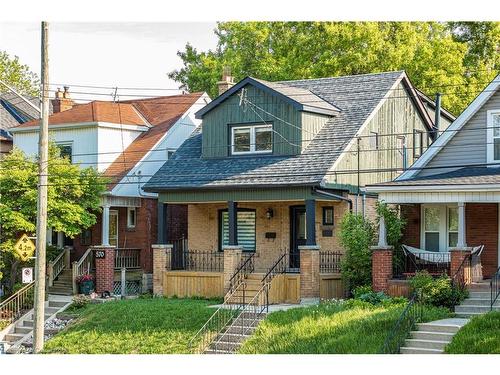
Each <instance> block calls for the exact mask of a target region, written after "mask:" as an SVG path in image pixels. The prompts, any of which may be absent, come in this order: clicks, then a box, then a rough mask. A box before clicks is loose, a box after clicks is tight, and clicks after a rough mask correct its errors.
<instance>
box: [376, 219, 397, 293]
mask: <svg viewBox="0 0 500 375" xmlns="http://www.w3.org/2000/svg"><path fill="white" fill-rule="evenodd" d="M371 250H372V289H373V290H374V291H375V292H386V293H387V292H388V290H389V280H391V279H392V246H389V245H388V244H387V229H386V227H385V218H384V217H383V216H380V217H379V226H378V244H377V246H372V247H371Z"/></svg>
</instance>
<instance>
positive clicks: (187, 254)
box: [170, 248, 224, 272]
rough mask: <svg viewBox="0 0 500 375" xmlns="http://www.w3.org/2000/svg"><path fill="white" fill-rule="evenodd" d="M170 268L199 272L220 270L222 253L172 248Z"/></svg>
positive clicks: (222, 258)
mask: <svg viewBox="0 0 500 375" xmlns="http://www.w3.org/2000/svg"><path fill="white" fill-rule="evenodd" d="M170 261H171V269H172V270H184V271H200V272H222V271H223V270H224V253H221V252H217V251H196V250H184V251H183V250H182V248H180V249H175V248H173V249H172V255H171V260H170Z"/></svg>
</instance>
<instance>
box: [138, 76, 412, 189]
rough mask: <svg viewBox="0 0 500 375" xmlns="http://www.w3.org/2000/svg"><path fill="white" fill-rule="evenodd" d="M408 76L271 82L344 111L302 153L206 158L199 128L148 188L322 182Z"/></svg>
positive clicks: (313, 183) (157, 174) (152, 179)
mask: <svg viewBox="0 0 500 375" xmlns="http://www.w3.org/2000/svg"><path fill="white" fill-rule="evenodd" d="M403 74H404V72H402V71H397V72H387V73H375V74H364V75H356V76H346V77H337V78H321V79H309V80H298V81H285V82H277V83H268V84H269V85H273V86H274V87H277V86H279V88H280V89H283V86H285V87H290V88H296V89H299V91H300V92H302V93H305V92H307V91H308V92H311V93H312V94H314V95H315V96H317V97H319V98H320V99H321V100H323V101H324V102H325V103H327V104H329V105H331V106H332V107H334V108H338V109H340V113H338V114H337V115H336V116H335V117H332V118H331V119H330V120H328V121H327V123H326V124H325V125H324V126H323V127H322V129H321V130H320V131H319V133H318V134H317V135H316V136H315V137H314V139H313V140H312V141H311V142H310V143H309V145H308V146H307V147H306V149H305V150H304V151H303V152H302V154H299V155H293V156H248V157H247V156H245V157H234V156H231V157H226V158H217V159H214V158H210V159H208V158H207V159H204V158H202V152H201V151H202V150H201V144H202V142H201V139H202V136H203V134H202V133H199V132H197V133H195V134H193V135H192V136H191V137H190V138H188V139H187V140H186V141H185V142H184V143H183V144H182V146H181V147H180V148H179V149H178V150H177V152H176V153H175V154H174V156H173V158H171V159H170V160H168V161H167V162H166V163H165V164H164V165H163V166H162V167H161V168H160V170H159V171H158V172H157V173H156V174H155V175H154V176H153V177H152V178H151V179H150V180H149V182H148V183H147V184H146V186H145V188H146V189H147V190H150V191H161V190H164V189H182V188H217V187H240V188H241V187H254V186H281V185H288V186H290V185H315V184H319V183H320V182H321V180H322V179H323V178H324V176H325V174H326V173H327V172H328V170H329V169H330V168H331V167H332V165H333V163H334V162H335V161H336V160H337V158H338V157H339V156H340V155H341V153H342V152H343V150H344V149H345V148H346V146H347V144H348V143H349V142H350V140H351V139H352V137H353V136H354V135H355V134H356V132H357V131H358V129H359V128H360V127H361V125H363V123H364V122H365V121H366V119H367V118H368V116H369V115H370V114H371V113H372V112H373V110H374V109H375V107H376V106H377V104H378V103H379V102H380V101H381V100H382V99H383V97H384V96H385V95H386V94H387V92H388V91H389V89H391V87H392V86H393V85H394V84H395V83H396V81H397V80H399V79H400V78H401V77H402V76H403ZM259 82H261V83H266V82H265V81H262V80H259ZM287 90H290V89H287ZM302 90H304V91H302ZM306 90H307V91H306Z"/></svg>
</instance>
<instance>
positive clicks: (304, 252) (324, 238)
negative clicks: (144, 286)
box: [153, 196, 350, 303]
mask: <svg viewBox="0 0 500 375" xmlns="http://www.w3.org/2000/svg"><path fill="white" fill-rule="evenodd" d="M186 204H187V205H188V237H187V239H180V240H172V239H168V238H167V236H166V233H165V227H164V225H162V221H164V220H167V217H165V216H164V214H163V216H162V212H165V211H166V208H167V204H160V208H159V220H160V221H159V230H160V232H161V233H160V232H159V233H158V238H159V239H160V240H161V241H163V244H161V243H160V244H159V245H158V246H156V245H154V246H153V249H154V250H153V259H154V260H153V263H154V267H153V284H154V292H155V293H156V294H163V295H167V296H172V295H177V296H186V297H188V296H194V295H198V296H206V297H214V296H219V297H222V296H225V295H226V296H227V294H228V292H231V291H232V290H234V289H235V288H236V286H237V285H238V284H241V283H242V282H244V283H245V285H246V286H247V287H248V289H249V290H248V298H251V296H252V292H257V291H258V289H260V286H261V285H263V284H265V283H269V284H270V286H271V288H270V293H271V295H272V296H273V297H272V298H270V303H273V302H274V303H282V302H287V303H298V302H300V300H301V299H308V298H315V299H319V298H341V297H343V296H344V287H343V285H342V281H341V277H340V261H341V258H342V249H341V247H340V244H339V242H338V228H339V222H340V219H341V217H342V215H343V214H344V213H345V212H346V211H347V210H349V208H350V207H349V202H348V200H347V199H339V198H338V197H321V196H316V197H315V199H303V200H299V199H293V200H281V201H276V200H272V201H271V200H269V201H266V200H263V201H248V200H241V201H229V202H226V203H224V202H189V203H186Z"/></svg>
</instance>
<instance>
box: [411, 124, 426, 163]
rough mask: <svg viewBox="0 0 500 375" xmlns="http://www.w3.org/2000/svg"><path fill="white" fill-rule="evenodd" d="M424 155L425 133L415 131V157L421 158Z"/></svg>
mask: <svg viewBox="0 0 500 375" xmlns="http://www.w3.org/2000/svg"><path fill="white" fill-rule="evenodd" d="M423 153H424V132H423V131H421V130H414V132H413V157H414V158H419V157H420V156H421V155H422V154H423Z"/></svg>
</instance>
